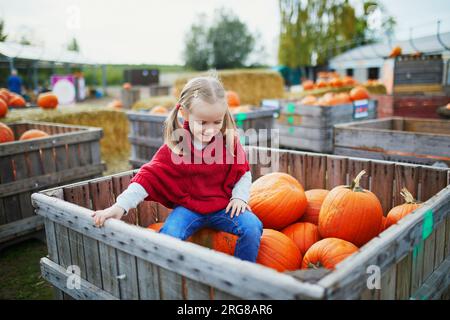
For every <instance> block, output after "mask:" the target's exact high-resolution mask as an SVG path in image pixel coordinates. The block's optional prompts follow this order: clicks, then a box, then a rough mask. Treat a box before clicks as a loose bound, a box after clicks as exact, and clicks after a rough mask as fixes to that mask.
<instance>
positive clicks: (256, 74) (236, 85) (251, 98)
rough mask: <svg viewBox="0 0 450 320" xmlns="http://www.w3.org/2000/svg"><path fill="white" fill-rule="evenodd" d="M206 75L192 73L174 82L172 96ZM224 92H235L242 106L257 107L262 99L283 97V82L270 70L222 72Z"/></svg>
mask: <svg viewBox="0 0 450 320" xmlns="http://www.w3.org/2000/svg"><path fill="white" fill-rule="evenodd" d="M204 75H208V73H207V72H203V73H192V74H188V75H185V76H181V77H179V78H177V79H176V80H175V85H174V94H175V96H176V97H179V96H180V94H181V90H182V89H183V87H184V85H185V84H186V83H187V82H188V81H189V80H190V79H192V78H194V77H198V76H204ZM218 75H219V78H220V80H221V81H222V83H223V85H224V87H225V89H226V90H232V91H235V92H237V94H238V95H239V98H240V100H241V103H242V104H251V105H254V106H259V105H260V103H261V100H262V99H281V98H283V97H284V81H283V78H282V76H281V75H280V73H279V72H277V71H270V70H223V71H219V72H218Z"/></svg>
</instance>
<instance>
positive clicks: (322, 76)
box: [302, 72, 357, 91]
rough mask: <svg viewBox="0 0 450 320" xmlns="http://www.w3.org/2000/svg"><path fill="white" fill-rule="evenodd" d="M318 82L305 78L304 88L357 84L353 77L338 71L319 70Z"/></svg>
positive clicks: (339, 86) (313, 88) (312, 88)
mask: <svg viewBox="0 0 450 320" xmlns="http://www.w3.org/2000/svg"><path fill="white" fill-rule="evenodd" d="M317 75H318V78H317V80H316V82H315V83H314V81H312V80H305V81H303V82H302V87H303V90H305V91H308V90H315V89H323V88H341V87H350V86H355V85H357V82H356V80H355V79H353V77H350V76H345V77H342V78H341V76H340V75H339V74H338V73H336V72H319V73H318V74H317Z"/></svg>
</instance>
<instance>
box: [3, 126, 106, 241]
mask: <svg viewBox="0 0 450 320" xmlns="http://www.w3.org/2000/svg"><path fill="white" fill-rule="evenodd" d="M9 126H10V128H11V129H12V130H13V131H14V135H15V138H16V140H18V139H19V137H20V136H21V135H22V133H23V132H25V131H26V130H29V129H39V130H43V131H45V132H47V133H49V134H50V136H49V137H48V138H42V139H34V140H27V141H14V142H10V143H2V144H0V167H1V172H0V182H1V184H0V248H2V247H4V246H6V245H10V244H12V243H14V242H18V241H20V240H23V239H25V238H26V237H29V236H30V235H33V234H34V235H36V232H38V231H39V230H42V228H43V219H42V217H39V216H37V215H35V214H34V212H33V207H32V205H31V194H32V193H33V192H36V191H38V190H43V189H47V188H49V187H52V186H55V185H61V184H66V183H70V182H74V181H79V180H85V179H88V178H93V177H97V176H100V175H101V174H102V171H103V170H104V164H102V162H101V160H100V145H99V141H100V138H101V137H102V135H103V131H102V129H100V128H92V127H83V126H71V125H59V124H54V123H45V122H32V121H24V122H16V123H12V124H9ZM38 234H39V233H38Z"/></svg>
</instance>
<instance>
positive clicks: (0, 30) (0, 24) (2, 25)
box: [0, 20, 8, 42]
mask: <svg viewBox="0 0 450 320" xmlns="http://www.w3.org/2000/svg"><path fill="white" fill-rule="evenodd" d="M4 28H5V21H4V20H0V42H3V41H6V38H8V35H6V34H5V33H4V31H3V29H4Z"/></svg>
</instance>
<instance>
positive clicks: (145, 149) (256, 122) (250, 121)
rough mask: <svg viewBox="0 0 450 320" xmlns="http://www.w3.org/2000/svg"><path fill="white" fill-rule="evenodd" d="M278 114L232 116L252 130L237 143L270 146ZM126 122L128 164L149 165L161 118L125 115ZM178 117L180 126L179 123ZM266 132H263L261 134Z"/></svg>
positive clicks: (268, 110) (267, 110)
mask: <svg viewBox="0 0 450 320" xmlns="http://www.w3.org/2000/svg"><path fill="white" fill-rule="evenodd" d="M277 112H278V108H276V107H261V108H259V107H255V108H253V110H251V111H249V112H241V113H235V114H234V120H235V121H236V126H237V127H238V128H239V129H242V130H244V132H245V131H246V130H248V129H255V130H256V131H254V132H253V134H251V132H249V134H247V135H241V143H242V144H249V145H260V146H264V147H266V146H270V142H271V137H272V136H271V133H272V132H271V129H272V128H273V124H274V116H275V114H276V113H277ZM127 115H128V120H129V121H130V134H129V136H128V138H129V140H130V143H131V158H130V163H131V164H132V166H133V167H134V168H139V167H140V166H142V165H143V164H145V163H147V162H148V161H150V159H151V158H152V157H153V155H154V154H155V153H156V151H158V149H159V148H160V147H161V146H162V145H163V140H164V139H163V130H164V121H165V120H166V116H165V115H152V114H149V113H147V112H136V111H130V112H127ZM182 121H183V120H182V118H181V117H180V123H182ZM264 130H266V131H264Z"/></svg>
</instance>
